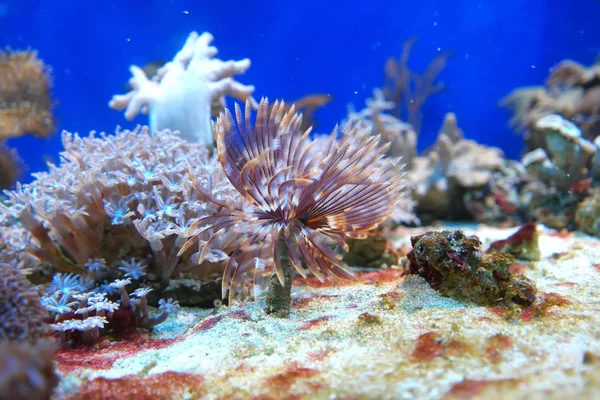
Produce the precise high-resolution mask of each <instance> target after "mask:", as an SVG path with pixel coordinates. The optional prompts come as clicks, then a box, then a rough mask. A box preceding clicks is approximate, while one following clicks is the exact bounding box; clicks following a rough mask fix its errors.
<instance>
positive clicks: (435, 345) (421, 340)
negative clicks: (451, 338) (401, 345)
mask: <svg viewBox="0 0 600 400" xmlns="http://www.w3.org/2000/svg"><path fill="white" fill-rule="evenodd" d="M445 353H446V350H445V349H444V348H443V347H442V339H441V338H440V337H439V335H438V334H437V333H436V332H427V333H424V334H422V335H421V336H419V337H418V338H417V345H416V346H415V349H414V351H413V354H412V360H413V361H417V362H427V361H432V360H433V359H434V358H437V357H440V356H443V355H444V354H445Z"/></svg>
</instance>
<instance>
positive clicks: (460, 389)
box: [446, 379, 518, 399]
mask: <svg viewBox="0 0 600 400" xmlns="http://www.w3.org/2000/svg"><path fill="white" fill-rule="evenodd" d="M517 383H518V381H516V380H514V379H499V380H473V379H464V380H463V381H462V382H459V383H456V384H454V386H452V389H450V391H449V392H448V393H446V398H450V399H472V398H474V397H476V396H479V395H480V394H482V393H483V391H484V390H485V389H487V388H488V387H490V386H493V385H499V384H500V385H502V384H517Z"/></svg>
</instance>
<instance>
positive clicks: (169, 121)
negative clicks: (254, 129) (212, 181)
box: [109, 32, 254, 146]
mask: <svg viewBox="0 0 600 400" xmlns="http://www.w3.org/2000/svg"><path fill="white" fill-rule="evenodd" d="M212 40H213V36H212V35H211V34H210V33H208V32H204V33H203V34H202V35H198V33H196V32H192V33H191V34H190V35H189V36H188V38H187V41H186V42H185V44H184V46H183V48H182V49H181V50H180V51H179V52H178V53H177V54H176V55H175V57H174V58H173V60H172V61H171V62H169V63H167V64H166V65H164V66H163V67H161V68H160V69H158V70H157V72H156V75H155V76H154V77H153V78H152V80H150V79H148V77H147V76H146V73H145V72H144V71H143V70H142V69H141V68H139V67H137V66H135V65H132V66H131V67H130V68H129V70H130V71H131V74H132V75H133V77H132V78H131V80H130V81H129V82H130V84H131V86H132V87H133V90H132V91H130V92H129V93H127V94H124V95H115V96H113V98H112V100H111V101H110V102H109V107H110V108H113V109H115V110H119V111H120V110H125V118H127V119H128V120H131V119H133V118H134V117H135V116H136V115H138V114H139V113H140V112H142V113H144V114H149V116H150V130H151V131H152V132H157V131H162V130H163V129H170V130H178V131H180V132H181V133H182V135H183V136H184V137H185V138H186V139H188V140H190V141H194V142H198V143H203V144H207V145H211V146H212V144H213V143H214V139H213V135H212V130H211V126H210V116H211V113H212V114H215V113H218V112H219V110H220V109H222V108H223V107H224V106H225V95H229V96H232V97H235V98H237V99H240V100H246V99H248V98H249V97H250V96H251V94H252V92H254V86H247V85H243V84H241V83H239V82H237V81H235V80H233V78H232V76H233V75H235V74H243V73H244V72H246V70H247V69H248V68H249V67H250V60H249V59H247V58H246V59H243V60H240V61H221V60H219V59H218V58H213V57H214V56H215V55H216V54H217V48H216V47H214V46H210V43H211V42H212Z"/></svg>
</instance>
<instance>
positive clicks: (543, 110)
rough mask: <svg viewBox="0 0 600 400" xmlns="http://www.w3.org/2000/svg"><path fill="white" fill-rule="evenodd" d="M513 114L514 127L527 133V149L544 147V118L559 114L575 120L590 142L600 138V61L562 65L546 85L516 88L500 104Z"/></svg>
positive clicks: (555, 69)
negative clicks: (541, 122) (539, 126)
mask: <svg viewBox="0 0 600 400" xmlns="http://www.w3.org/2000/svg"><path fill="white" fill-rule="evenodd" d="M500 104H501V105H503V106H505V107H507V108H509V109H510V110H511V111H512V112H513V117H512V119H511V121H510V122H511V125H512V126H513V127H514V128H515V129H516V130H518V131H524V132H525V141H526V150H527V151H531V150H535V149H537V148H540V147H542V145H541V144H542V143H543V142H544V139H543V137H540V136H539V132H536V130H535V129H533V128H534V127H535V124H536V123H537V122H538V120H539V119H540V118H543V117H545V116H547V115H550V114H559V115H561V116H562V117H564V118H565V119H567V120H570V121H573V122H574V123H575V124H576V125H577V126H578V127H579V129H581V131H582V133H583V137H584V138H586V139H587V140H594V139H595V138H596V137H597V136H598V135H600V62H596V63H595V64H593V65H591V66H589V67H586V66H584V65H582V64H579V63H577V62H575V61H572V60H564V61H561V62H560V63H558V64H557V65H556V66H555V67H554V68H553V69H552V71H551V73H550V76H549V77H548V80H547V81H546V85H545V86H531V87H523V88H518V89H515V90H514V91H513V92H512V93H510V94H509V95H508V96H506V97H505V98H504V99H502V100H501V102H500Z"/></svg>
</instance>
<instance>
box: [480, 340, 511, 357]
mask: <svg viewBox="0 0 600 400" xmlns="http://www.w3.org/2000/svg"><path fill="white" fill-rule="evenodd" d="M512 346H513V341H512V339H511V338H510V336H506V335H503V334H501V333H498V334H497V335H494V336H490V337H489V338H487V339H486V340H485V355H486V356H487V357H488V358H489V359H490V360H492V361H498V360H500V359H501V358H502V352H503V351H505V350H508V349H510V348H511V347H512Z"/></svg>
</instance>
